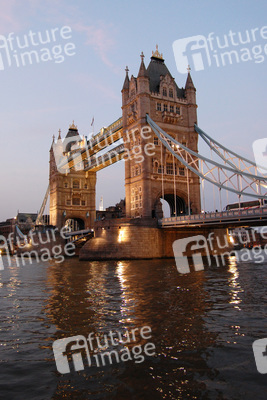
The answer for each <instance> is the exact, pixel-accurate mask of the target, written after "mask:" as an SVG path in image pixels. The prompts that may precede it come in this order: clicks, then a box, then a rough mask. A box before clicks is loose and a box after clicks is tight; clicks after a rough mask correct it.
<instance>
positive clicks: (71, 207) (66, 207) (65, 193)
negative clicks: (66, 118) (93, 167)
mask: <svg viewBox="0 0 267 400" xmlns="http://www.w3.org/2000/svg"><path fill="white" fill-rule="evenodd" d="M84 140H85V139H83V138H82V137H81V136H80V135H79V132H78V129H77V126H76V125H74V122H73V123H72V124H71V125H70V127H69V131H68V133H67V135H66V137H65V138H64V139H63V140H62V139H61V133H60V131H59V136H58V139H57V142H55V140H54V138H53V143H52V146H51V149H50V168H49V183H50V224H51V225H54V226H57V227H58V228H62V227H63V226H64V225H65V224H66V222H68V225H69V226H70V227H71V229H72V230H80V229H85V228H89V229H92V228H93V227H94V221H95V218H96V207H95V192H96V190H95V187H96V172H92V171H84V167H83V164H82V163H81V165H77V167H76V168H75V169H71V170H68V169H66V170H65V172H64V171H63V170H61V169H60V163H61V162H62V160H63V159H64V157H65V158H66V162H67V157H66V154H67V153H68V152H69V151H70V150H71V149H73V146H75V148H76V147H77V149H79V144H82V143H83V141H84Z"/></svg>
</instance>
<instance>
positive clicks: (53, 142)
mask: <svg viewBox="0 0 267 400" xmlns="http://www.w3.org/2000/svg"><path fill="white" fill-rule="evenodd" d="M52 138H53V140H52V143H51V147H50V151H53V145H54V144H55V135H53V136H52Z"/></svg>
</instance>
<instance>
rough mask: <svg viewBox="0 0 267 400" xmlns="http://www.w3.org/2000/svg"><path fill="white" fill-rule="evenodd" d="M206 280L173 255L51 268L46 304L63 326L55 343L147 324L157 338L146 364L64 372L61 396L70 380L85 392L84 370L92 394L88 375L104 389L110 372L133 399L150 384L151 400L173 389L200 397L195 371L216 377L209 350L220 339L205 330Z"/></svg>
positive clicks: (69, 263) (51, 316) (172, 392)
mask: <svg viewBox="0 0 267 400" xmlns="http://www.w3.org/2000/svg"><path fill="white" fill-rule="evenodd" d="M204 282H205V272H204V271H200V272H199V273H195V274H190V275H187V276H182V275H179V274H178V273H177V269H176V268H175V266H174V265H173V262H172V261H167V260H165V261H164V260H151V261H119V262H82V263H79V262H77V261H76V262H74V261H73V260H68V261H66V263H65V264H64V267H63V268H58V266H51V267H50V268H49V269H48V270H47V286H49V287H50V295H49V299H48V300H47V303H46V307H45V312H46V314H47V316H48V318H49V319H50V320H51V322H52V323H53V324H55V325H56V327H57V332H56V334H55V335H54V336H53V337H51V338H50V340H51V343H52V341H53V340H55V339H58V338H61V337H68V336H74V335H78V334H79V335H84V336H87V335H88V334H89V333H90V332H94V333H95V334H100V333H101V332H104V333H107V332H108V331H109V330H112V331H116V330H120V331H124V330H130V329H133V328H139V329H140V328H141V327H142V326H145V325H147V326H150V327H151V329H152V339H151V341H152V342H153V343H154V344H155V346H156V354H157V356H156V357H154V358H148V359H146V360H145V361H144V363H142V364H140V365H137V364H133V363H130V362H128V363H125V364H118V365H116V366H111V367H110V368H108V367H105V368H104V369H103V368H98V369H95V368H90V371H85V372H84V374H77V375H72V376H67V377H64V376H63V377H61V378H60V379H59V382H58V389H57V390H56V392H55V395H54V398H55V399H56V398H57V396H58V391H59V387H61V389H60V390H61V392H62V385H63V387H64V388H65V389H64V390H66V393H68V391H69V390H70V385H69V383H67V381H68V380H71V385H73V386H74V387H75V388H76V390H78V392H79V391H80V390H81V389H78V387H77V386H76V385H77V379H78V380H79V382H80V375H82V376H83V377H84V380H83V383H82V387H83V390H86V391H87V393H88V395H89V394H90V396H93V394H92V387H91V383H90V382H91V381H90V380H89V378H88V376H90V377H91V379H92V376H93V377H94V382H95V383H94V384H95V385H96V386H97V390H98V391H100V392H101V393H102V391H103V387H102V386H103V385H102V383H103V382H102V376H103V374H104V375H105V376H106V379H108V378H109V379H110V380H111V382H112V384H111V387H112V388H113V389H112V390H113V391H114V390H119V391H122V393H123V396H126V397H127V396H129V393H130V392H131V390H133V389H134V388H135V387H136V386H137V385H138V387H140V385H141V386H142V387H148V383H149V388H150V389H149V391H150V392H151V396H152V397H151V398H155V399H157V398H159V399H161V398H164V397H166V394H167V393H169V396H170V397H169V398H175V399H177V398H178V397H177V394H179V393H181V396H182V394H185V393H191V394H192V398H194V397H193V393H200V392H201V391H202V389H203V384H202V383H201V378H200V379H197V380H195V379H194V373H193V371H194V369H196V368H197V370H198V374H199V377H201V376H202V377H203V379H204V378H206V377H207V376H210V377H211V376H212V375H213V372H212V371H211V370H210V369H209V368H208V366H207V363H206V361H205V359H206V356H207V354H206V351H205V350H203V349H205V348H208V347H209V346H211V345H212V343H214V341H215V338H216V335H215V333H210V332H209V331H208V330H207V329H206V327H205V321H204V319H203V317H204V315H205V311H206V308H207V304H209V302H210V301H211V299H210V296H209V293H208V292H206V291H205V288H204V287H203V284H204ZM138 341H140V337H139V338H138V339H137V342H138ZM99 375H101V379H100V377H99ZM78 377H79V378H78ZM115 377H116V378H115ZM189 377H190V379H189ZM136 379H138V383H137V381H136ZM126 382H127V384H126ZM125 384H126V385H125ZM79 385H80V383H79ZM79 393H80V392H79ZM90 398H91V397H90ZM92 398H94V397H92ZM140 398H142V397H140ZM145 398H150V397H145ZM138 399H139V397H138Z"/></svg>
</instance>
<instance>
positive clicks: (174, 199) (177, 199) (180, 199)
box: [152, 192, 188, 219]
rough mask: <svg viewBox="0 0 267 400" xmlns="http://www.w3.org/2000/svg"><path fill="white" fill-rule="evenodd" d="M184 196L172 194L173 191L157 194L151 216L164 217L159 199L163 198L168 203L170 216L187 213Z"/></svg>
mask: <svg viewBox="0 0 267 400" xmlns="http://www.w3.org/2000/svg"><path fill="white" fill-rule="evenodd" d="M184 198H185V196H183V195H182V194H180V193H179V194H176V195H174V194H173V193H170V192H167V193H165V194H164V195H163V196H162V194H159V195H158V196H157V198H156V201H155V202H154V207H153V211H152V216H153V217H155V218H157V219H161V218H163V217H164V215H163V208H162V202H161V200H164V201H165V202H166V203H167V204H168V205H169V209H170V216H171V217H175V216H180V215H185V214H188V207H187V204H186V201H185V199H184ZM175 203H176V204H175ZM175 212H176V213H175Z"/></svg>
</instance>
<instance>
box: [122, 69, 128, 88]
mask: <svg viewBox="0 0 267 400" xmlns="http://www.w3.org/2000/svg"><path fill="white" fill-rule="evenodd" d="M125 71H126V76H125V79H124V84H123V87H122V90H129V83H130V81H129V76H128V72H129V68H128V67H127V66H126V68H125Z"/></svg>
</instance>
